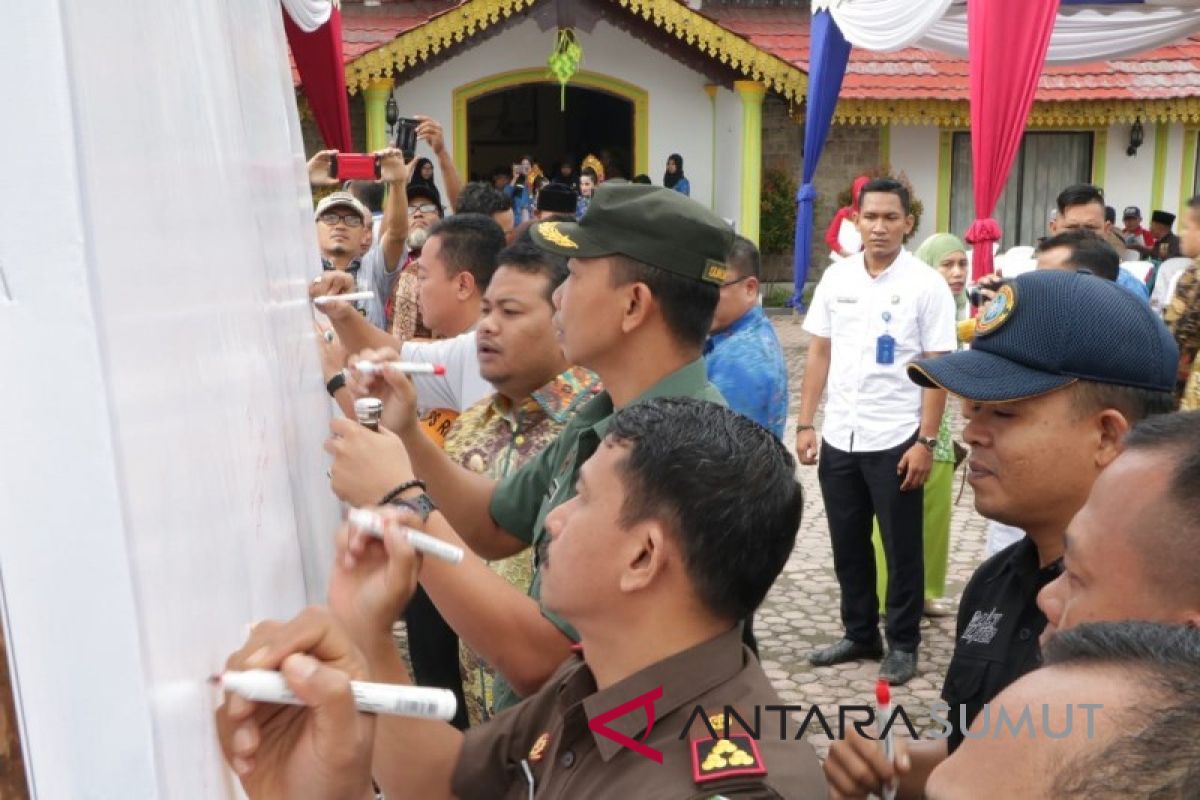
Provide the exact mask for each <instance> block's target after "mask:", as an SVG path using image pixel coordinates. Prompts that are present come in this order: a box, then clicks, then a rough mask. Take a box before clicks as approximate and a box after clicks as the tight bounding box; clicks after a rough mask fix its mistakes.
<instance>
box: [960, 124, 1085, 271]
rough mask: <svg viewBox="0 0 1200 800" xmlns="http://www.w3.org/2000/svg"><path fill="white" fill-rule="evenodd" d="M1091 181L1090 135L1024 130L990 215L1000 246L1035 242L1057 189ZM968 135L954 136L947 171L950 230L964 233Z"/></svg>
mask: <svg viewBox="0 0 1200 800" xmlns="http://www.w3.org/2000/svg"><path fill="white" fill-rule="evenodd" d="M1091 179H1092V134H1090V133H1027V134H1025V136H1024V138H1023V139H1022V140H1021V149H1020V150H1019V151H1018V152H1017V157H1016V159H1014V160H1013V165H1012V170H1011V171H1010V172H1009V174H1008V182H1007V183H1006V184H1004V192H1003V193H1001V195H1000V202H999V203H997V204H996V210H995V211H994V212H993V214H992V216H993V217H994V218H995V219H996V221H997V222H999V223H1000V230H1001V231H1002V232H1003V238H1002V239H1001V241H1000V249H1001V250H1007V249H1008V248H1010V247H1014V246H1016V245H1020V244H1028V245H1032V244H1037V240H1038V239H1040V238H1041V237H1043V236H1045V235H1046V233H1047V231H1046V225H1047V223H1048V222H1049V220H1050V212H1051V211H1054V210H1055V202H1054V201H1055V198H1057V197H1058V193H1059V192H1061V191H1062V190H1063V189H1065V188H1067V187H1068V186H1070V185H1071V184H1073V183H1087V182H1088V181H1090V180H1091ZM972 191H973V190H972V171H971V136H970V134H969V133H966V132H963V133H956V134H954V150H953V156H952V160H951V172H950V230H951V231H953V232H954V233H957V234H958V235H960V236H961V235H963V234H964V233H966V231H967V227H968V226H970V224H971V222H972V220H974V219H975V197H974V194H973V193H972Z"/></svg>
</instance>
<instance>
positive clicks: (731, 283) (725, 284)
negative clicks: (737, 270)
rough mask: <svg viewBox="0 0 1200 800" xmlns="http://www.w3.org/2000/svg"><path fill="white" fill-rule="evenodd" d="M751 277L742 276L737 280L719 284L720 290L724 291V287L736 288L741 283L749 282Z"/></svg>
mask: <svg viewBox="0 0 1200 800" xmlns="http://www.w3.org/2000/svg"><path fill="white" fill-rule="evenodd" d="M751 277H752V276H750V275H743V276H742V277H740V278H738V279H737V280H732V281H726V282H725V283H722V284H721V288H722V289H724V288H725V287H726V286H737V285H738V284H739V283H741V282H742V281H744V280H749V279H750V278H751Z"/></svg>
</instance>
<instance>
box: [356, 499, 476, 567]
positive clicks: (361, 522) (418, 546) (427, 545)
mask: <svg viewBox="0 0 1200 800" xmlns="http://www.w3.org/2000/svg"><path fill="white" fill-rule="evenodd" d="M347 521H348V522H349V523H350V524H351V525H353V526H354V527H356V528H358V529H359V530H360V531H362V532H363V533H367V534H370V535H371V536H377V537H381V538H382V536H383V518H382V517H380V516H379V515H378V514H376V513H375V512H374V511H370V510H368V509H365V508H352V509H350V515H349V516H348V517H347ZM404 532H405V537H406V538H407V539H408V543H409V545H411V546H412V549H413V550H417V551H419V552H422V553H425V554H426V555H430V556H433V557H434V558H440V559H441V560H442V561H447V562H449V563H451V564H458V563H459V562H461V561H462V560H463V549H462V548H461V547H458V546H457V545H453V544H449V543H447V542H443V541H442V540H441V539H439V538H437V537H436V536H430V535H429V534H427V533H421V531H414V530H413V529H412V528H405V529H404Z"/></svg>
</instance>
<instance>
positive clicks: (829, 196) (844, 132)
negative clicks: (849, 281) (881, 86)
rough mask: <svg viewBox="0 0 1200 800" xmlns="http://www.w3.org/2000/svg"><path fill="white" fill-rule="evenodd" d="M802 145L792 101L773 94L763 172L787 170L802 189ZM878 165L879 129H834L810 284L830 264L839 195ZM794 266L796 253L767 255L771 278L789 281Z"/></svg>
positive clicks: (820, 174)
mask: <svg viewBox="0 0 1200 800" xmlns="http://www.w3.org/2000/svg"><path fill="white" fill-rule="evenodd" d="M803 143H804V126H803V124H801V123H799V122H796V121H794V120H793V119H792V118H791V115H790V113H789V104H788V102H787V101H786V100H784V99H783V98H781V97H779V96H778V95H775V94H769V95H768V96H767V98H766V100H765V101H764V102H763V171H764V172H766V171H767V170H771V169H779V170H783V171H784V172H786V173H787V174H789V175H791V176H792V177H793V178H794V179H795V180H796V183H797V185H799V182H800V170H801V167H802V166H803V159H802V158H801V156H800V151H801V149H802V148H803ZM879 164H880V129H879V128H878V127H875V126H860V125H834V126H833V127H832V128H831V129H830V132H829V140H828V141H827V142H826V143H825V150H824V152H823V153H822V154H821V163H820V165H819V166H818V167H817V180H816V186H817V201H816V205H815V206H814V214H813V217H814V219H813V222H814V224H813V239H812V241H813V244H812V262H811V263H812V270H811V271H810V273H809V280H816V279H817V278H819V277H820V275H821V272H822V271H823V270H824V268H825V265H826V264H827V263H828V261H829V259H828V254H829V250H828V248H826V246H825V242H824V237H825V229H826V228H827V227H829V222H830V220H832V219H833V215H834V213H835V212H836V211H837V208H838V202H837V198H838V195H839V194H840V193H842V192H843V191H846V190H847V189H849V188H850V185H851V183H853V182H854V179H855V177H857V176H858V175H860V174H862V173H863V171H864V170H868V169H871V168H872V167H877V166H879ZM792 263H793V256H792V254H791V253H787V254H784V255H778V256H767V257H765V258H764V262H763V264H764V274H765V277H766V279H767V280H772V281H787V280H790V279H791V274H792Z"/></svg>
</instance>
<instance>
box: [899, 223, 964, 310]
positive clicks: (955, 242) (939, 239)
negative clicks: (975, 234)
mask: <svg viewBox="0 0 1200 800" xmlns="http://www.w3.org/2000/svg"><path fill="white" fill-rule="evenodd" d="M960 251H961V252H963V253H965V252H967V245H966V243H964V242H963V240H962V239H960V238H958V237H957V236H955V235H954V234H953V233H935V234H934V235H933V236H930V237H929V238H928V239H926V240H925V241H923V242H921V246H920V247H918V248H917V252H916V253H914V254H913V255H915V256H916V257H917V258H919V259H921V260H922V261H924V262H925V263H926V264H928V265H929V266H931V267H933V268H934V269H937V265H938V264H939V263H940V262H941V260H942V259H943V258H945V257H946V256H948V255H950V254H951V253H957V252H960ZM969 277H970V276H968V278H969ZM954 305H955V306H956V307H957V308H958V318H959V319H962V317H963V312H964V311H965V310H966V308H967V290H966V287H965V285H964V288H963V290H962V291H961V292H959V293H958V294H957V295H956V296H955V298H954Z"/></svg>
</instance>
